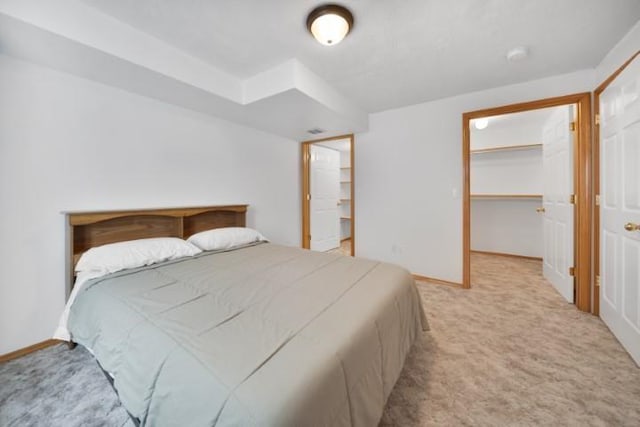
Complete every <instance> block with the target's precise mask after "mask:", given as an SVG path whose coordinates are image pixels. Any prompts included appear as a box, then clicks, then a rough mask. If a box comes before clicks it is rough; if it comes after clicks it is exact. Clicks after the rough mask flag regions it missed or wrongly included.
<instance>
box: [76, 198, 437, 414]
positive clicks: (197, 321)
mask: <svg viewBox="0 0 640 427" xmlns="http://www.w3.org/2000/svg"><path fill="white" fill-rule="evenodd" d="M246 212H247V206H246V205H239V206H209V207H199V208H179V209H157V210H145V211H119V212H93V213H68V214H67V219H68V221H67V223H68V236H69V238H68V242H69V245H68V246H69V255H68V267H69V280H70V283H71V282H72V281H73V280H74V278H73V266H74V265H75V263H76V262H77V260H78V257H79V255H80V254H82V252H84V251H86V250H87V249H89V248H92V247H95V246H99V245H103V244H106V243H113V242H119V241H124V240H132V239H142V238H148V237H158V236H171V237H180V238H187V237H188V236H190V235H192V234H194V233H197V232H199V231H203V230H207V229H213V228H220V227H230V226H236V227H243V226H244V225H245V215H246ZM70 286H71V285H70ZM76 291H77V292H74V299H73V301H72V303H71V304H69V306H70V307H68V310H69V316H68V330H69V332H70V340H71V341H72V342H77V343H79V344H81V345H83V346H85V347H86V348H88V349H89V350H90V351H91V352H92V354H94V356H95V357H96V359H97V361H98V363H99V364H100V366H101V367H102V368H103V369H104V370H105V371H106V372H108V373H109V375H110V377H111V378H112V379H113V386H114V388H115V390H116V391H117V393H118V395H119V398H120V400H121V402H122V404H123V406H124V407H125V408H126V409H127V411H129V413H130V414H131V415H132V417H133V418H134V419H135V420H136V421H137V422H139V423H140V425H153V426H164V425H167V426H172V425H194V426H205V425H207V426H209V425H218V426H227V425H241V426H301V425H305V426H311V425H327V426H329V425H330V426H372V425H376V424H377V423H378V421H379V419H380V416H381V415H382V411H383V408H384V405H385V402H386V400H387V398H388V396H389V394H390V392H391V390H392V388H393V386H394V384H395V382H396V380H397V379H398V377H399V375H400V372H401V370H402V367H403V364H404V360H405V357H406V355H407V353H408V352H409V350H410V348H411V346H412V344H413V342H414V340H415V338H416V337H417V335H418V334H419V333H420V331H422V330H426V328H427V323H426V317H425V315H424V312H423V308H422V305H421V302H420V298H419V296H418V293H417V290H416V287H415V283H414V281H413V278H412V276H411V275H410V274H409V273H408V272H407V271H406V270H404V269H402V268H400V267H398V266H394V265H391V264H386V263H380V262H376V261H371V260H365V259H360V258H352V257H346V256H342V255H339V254H327V253H316V252H311V251H307V250H303V249H297V248H290V247H286V246H280V245H275V244H272V243H255V244H251V245H245V246H243V247H240V248H235V249H232V250H224V251H214V252H203V253H201V254H198V255H196V256H193V257H187V258H181V259H177V260H171V261H166V262H163V263H159V264H154V265H150V266H146V267H140V268H136V269H130V270H124V271H120V272H117V273H113V274H108V275H106V276H103V277H99V278H94V279H90V280H87V281H86V283H84V285H83V286H82V289H80V290H76Z"/></svg>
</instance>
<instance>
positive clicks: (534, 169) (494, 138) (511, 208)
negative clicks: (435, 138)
mask: <svg viewBox="0 0 640 427" xmlns="http://www.w3.org/2000/svg"><path fill="white" fill-rule="evenodd" d="M552 110H553V109H545V110H536V111H528V112H524V113H515V114H508V115H503V116H495V117H492V118H490V119H489V125H488V126H487V128H485V129H483V130H478V129H476V128H475V127H474V124H473V123H472V127H471V195H472V196H471V250H473V251H483V252H495V253H504V254H512V255H522V256H529V257H538V258H541V257H542V253H543V244H544V240H543V228H542V227H543V223H542V215H541V214H540V213H538V212H536V209H537V208H539V207H541V206H542V188H543V164H542V130H543V127H544V123H545V121H546V119H547V118H548V117H549V115H550V114H551V112H552Z"/></svg>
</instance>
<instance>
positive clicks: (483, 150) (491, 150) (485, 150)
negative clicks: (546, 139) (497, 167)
mask: <svg viewBox="0 0 640 427" xmlns="http://www.w3.org/2000/svg"><path fill="white" fill-rule="evenodd" d="M533 148H542V144H527V145H505V146H502V147H491V148H478V149H477V150H471V154H482V153H495V152H498V151H516V150H531V149H533Z"/></svg>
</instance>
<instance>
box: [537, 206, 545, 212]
mask: <svg viewBox="0 0 640 427" xmlns="http://www.w3.org/2000/svg"><path fill="white" fill-rule="evenodd" d="M536 212H538V213H544V212H546V209H545V208H543V207H540V208H536Z"/></svg>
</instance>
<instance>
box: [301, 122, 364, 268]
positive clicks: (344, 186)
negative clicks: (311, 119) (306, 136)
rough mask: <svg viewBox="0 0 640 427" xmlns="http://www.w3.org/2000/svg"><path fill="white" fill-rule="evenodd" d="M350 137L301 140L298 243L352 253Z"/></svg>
mask: <svg viewBox="0 0 640 427" xmlns="http://www.w3.org/2000/svg"><path fill="white" fill-rule="evenodd" d="M354 196H355V193H354V138H353V135H342V136H337V137H332V138H325V139H319V140H314V141H305V142H303V143H302V247H303V248H305V249H311V250H315V251H320V252H332V253H340V254H342V255H350V256H354V255H355V197H354Z"/></svg>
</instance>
